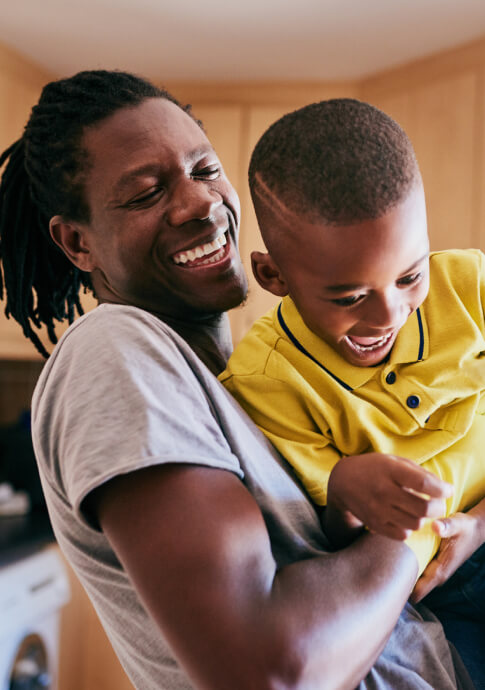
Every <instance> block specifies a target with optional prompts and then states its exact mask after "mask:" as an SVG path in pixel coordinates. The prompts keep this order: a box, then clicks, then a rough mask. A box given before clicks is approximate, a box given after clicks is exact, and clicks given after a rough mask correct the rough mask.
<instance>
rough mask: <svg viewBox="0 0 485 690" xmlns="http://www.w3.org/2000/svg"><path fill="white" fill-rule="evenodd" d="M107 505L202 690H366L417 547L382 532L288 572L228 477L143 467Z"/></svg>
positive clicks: (104, 515)
mask: <svg viewBox="0 0 485 690" xmlns="http://www.w3.org/2000/svg"><path fill="white" fill-rule="evenodd" d="M95 505H96V506H97V513H98V516H99V520H100V524H101V526H102V528H103V530H104V532H105V534H106V535H107V537H108V539H109V540H110V541H111V543H112V545H113V547H114V549H115V551H116V553H117V554H118V557H119V558H120V560H121V562H122V563H123V565H124V566H125V568H126V570H127V572H128V573H129V575H130V577H131V578H132V580H133V582H134V584H135V587H136V588H137V590H138V592H139V594H140V596H141V598H142V600H143V601H144V603H145V605H146V607H147V609H148V610H149V611H150V613H151V615H152V616H153V618H154V619H155V621H156V622H157V624H158V625H159V627H160V629H161V630H162V632H163V634H164V636H165V637H166V639H167V641H168V643H169V644H170V646H171V648H172V649H173V651H174V654H175V655H176V657H177V658H178V660H179V661H180V663H181V665H182V667H183V668H185V670H186V672H187V674H188V675H189V677H190V678H191V679H192V682H193V683H194V686H195V687H197V688H199V689H200V690H227V688H231V690H239V689H241V690H245V689H246V688H251V689H254V688H258V690H265V688H268V689H271V690H273V689H275V690H276V689H278V690H286V689H289V688H291V689H299V688H316V687H318V688H332V689H335V688H354V687H355V686H356V685H357V684H358V683H359V681H360V680H361V679H362V678H363V677H364V676H365V675H366V673H367V671H368V670H369V669H370V668H371V667H372V665H373V663H374V661H375V659H376V658H377V656H378V655H379V653H380V651H381V650H382V648H383V647H384V645H385V643H386V641H387V639H388V637H389V635H390V633H391V631H392V628H393V627H394V624H395V622H396V620H397V618H398V616H399V613H400V611H401V609H402V607H403V605H404V603H405V601H406V599H407V597H408V595H409V593H410V591H411V588H412V586H413V584H414V580H415V577H416V572H417V564H416V560H415V558H414V556H413V554H412V553H411V551H410V550H409V549H408V548H407V547H406V546H405V545H403V544H401V543H399V542H397V541H393V540H389V539H386V538H385V537H380V536H377V535H370V534H366V535H364V536H363V537H361V538H360V539H358V540H357V541H356V542H354V543H353V544H352V545H351V546H349V547H348V548H347V549H345V550H342V551H340V552H337V553H333V554H328V555H324V556H322V557H320V558H313V559H309V560H305V561H301V562H298V563H295V564H292V565H290V566H286V567H284V568H282V569H281V570H277V569H276V566H275V563H274V560H273V557H272V554H271V547H270V543H269V538H268V533H267V530H266V526H265V523H264V521H263V517H262V515H261V512H260V510H259V507H258V506H257V504H256V502H255V501H254V499H253V497H252V496H251V494H250V493H249V492H248V491H247V490H246V488H245V487H244V485H243V484H242V483H241V481H240V480H239V479H238V478H237V477H236V476H235V475H232V474H231V473H230V472H225V471H222V470H214V469H208V468H203V467H197V466H183V467H181V466H162V467H154V468H150V469H146V470H139V471H137V472H134V473H132V474H128V475H125V476H122V477H118V478H116V479H114V480H112V481H111V482H110V483H109V484H108V485H106V487H104V488H103V489H101V490H98V495H97V496H96V503H95ZM376 564H378V565H377V566H376Z"/></svg>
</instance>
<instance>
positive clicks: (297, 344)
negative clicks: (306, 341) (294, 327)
mask: <svg viewBox="0 0 485 690" xmlns="http://www.w3.org/2000/svg"><path fill="white" fill-rule="evenodd" d="M277 313H278V321H279V322H280V326H281V328H282V329H283V330H284V332H285V333H286V335H287V336H288V338H289V339H290V340H291V342H292V343H293V345H294V346H295V347H296V348H297V349H298V350H300V352H302V353H303V354H304V355H306V356H307V357H308V358H309V359H311V360H312V362H314V363H315V364H316V365H317V366H319V367H320V369H323V370H324V371H326V372H327V374H328V375H329V376H331V377H332V378H333V379H334V380H335V381H337V383H340V385H341V386H343V387H344V388H345V389H346V390H348V391H353V388H351V387H350V386H349V385H348V384H346V383H345V381H342V379H339V378H338V376H335V374H332V372H331V371H329V370H328V369H327V367H324V366H323V364H322V363H321V362H319V361H318V359H315V357H314V356H313V355H311V354H310V353H309V352H308V350H306V349H305V348H304V347H303V345H302V344H301V343H300V341H299V340H297V338H295V336H294V335H293V333H292V332H291V331H290V329H289V328H288V326H287V325H286V322H285V320H284V318H283V314H282V313H281V302H280V303H279V305H278V312H277Z"/></svg>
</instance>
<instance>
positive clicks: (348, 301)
mask: <svg viewBox="0 0 485 690" xmlns="http://www.w3.org/2000/svg"><path fill="white" fill-rule="evenodd" d="M364 297H365V295H348V296H347V297H339V298H338V299H333V300H332V302H333V303H334V304H337V305H338V306H339V307H351V306H352V305H354V304H357V302H360V300H361V299H364Z"/></svg>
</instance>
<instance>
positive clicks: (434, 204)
mask: <svg viewBox="0 0 485 690" xmlns="http://www.w3.org/2000/svg"><path fill="white" fill-rule="evenodd" d="M478 94H479V80H478V77H477V74H476V72H474V71H471V70H470V71H464V72H461V73H460V74H458V75H456V74H455V75H452V76H449V77H448V76H447V77H444V76H442V77H440V78H439V79H436V80H434V81H430V82H427V83H421V84H419V85H417V86H408V88H406V89H405V90H402V91H400V92H399V93H396V91H395V90H392V86H391V84H390V85H389V91H388V93H381V94H379V95H377V96H374V95H373V94H372V91H370V92H367V93H366V94H365V97H366V100H369V102H371V103H373V104H374V105H376V106H378V107H379V108H382V110H384V112H386V113H388V114H389V115H391V117H393V118H394V119H395V120H397V122H399V124H400V125H401V126H402V127H403V128H404V130H405V131H406V133H407V134H408V136H409V137H410V139H411V141H412V142H413V145H414V148H415V151H416V156H417V159H418V164H419V167H420V169H421V173H422V176H423V183H424V190H425V194H426V206H427V213H428V229H429V235H430V243H431V249H446V248H454V247H457V248H467V247H474V246H479V239H480V238H479V227H478V226H479V222H478V218H479V213H478V211H479V202H480V197H481V189H480V187H481V181H480V178H479V175H478V172H479V165H478V163H479V157H480V155H481V151H480V149H479V147H477V145H476V143H477V141H481V139H480V134H481V131H480V129H479V128H480V127H483V124H482V122H479V119H478V118H477V115H476V114H477V109H476V104H477V102H478V100H479V99H478Z"/></svg>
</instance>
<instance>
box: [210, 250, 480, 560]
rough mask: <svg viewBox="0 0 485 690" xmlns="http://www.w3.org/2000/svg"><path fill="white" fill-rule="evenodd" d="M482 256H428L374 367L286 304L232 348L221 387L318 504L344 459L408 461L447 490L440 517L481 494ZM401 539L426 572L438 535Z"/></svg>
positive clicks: (464, 253)
mask: <svg viewBox="0 0 485 690" xmlns="http://www.w3.org/2000/svg"><path fill="white" fill-rule="evenodd" d="M484 258H485V257H484V255H483V254H482V253H481V252H480V251H479V250H453V251H443V252H435V253H433V254H432V255H431V257H430V291H429V294H428V297H427V298H426V300H425V302H424V303H423V304H422V305H421V307H420V308H419V309H418V310H417V311H416V312H414V313H413V314H412V315H411V316H410V317H409V319H408V321H407V322H406V323H405V324H404V326H403V327H402V329H401V331H400V332H399V334H398V336H397V339H396V342H395V344H394V347H393V348H392V351H391V354H390V357H389V359H388V361H386V362H385V363H383V364H381V365H379V366H376V367H356V366H353V365H352V364H349V363H348V362H346V361H345V360H344V359H343V358H342V357H341V356H340V355H339V354H337V353H336V352H335V351H334V350H333V349H332V348H331V347H330V346H329V345H327V344H326V343H325V342H324V341H322V340H321V339H320V338H318V337H317V336H316V335H315V334H314V333H313V332H312V331H311V330H310V329H308V328H307V327H306V326H305V324H304V322H303V320H302V318H301V316H300V315H299V313H298V311H297V309H296V307H295V305H294V304H293V302H292V300H291V299H290V298H289V297H285V298H284V299H283V300H282V302H281V303H280V304H279V305H278V306H277V307H275V308H274V309H273V310H272V311H270V312H269V313H268V314H266V315H265V316H263V317H262V318H261V319H259V320H258V321H256V323H255V324H254V325H253V327H252V328H251V329H250V331H249V332H248V334H247V335H246V336H245V337H244V338H243V340H242V341H241V342H240V343H239V345H238V346H237V347H236V349H235V351H234V354H233V355H232V357H231V359H230V360H229V363H228V366H227V369H226V370H225V371H224V372H223V373H222V374H221V376H220V380H221V381H222V382H223V384H224V385H225V386H226V388H227V389H228V390H229V391H230V392H231V393H232V394H233V395H234V397H235V398H236V399H237V400H238V401H239V403H240V404H241V405H242V406H243V407H244V408H245V409H246V411H247V412H248V413H249V415H250V416H251V417H252V418H253V420H254V421H255V422H256V424H257V425H258V426H259V427H260V428H261V429H262V431H263V432H264V433H265V434H266V436H267V437H268V438H269V439H270V440H271V441H272V443H273V444H274V445H275V446H276V447H277V449H278V450H279V451H280V452H281V454H282V455H283V456H284V457H285V458H286V459H287V460H288V461H289V462H290V464H291V465H293V467H294V468H295V470H296V472H297V474H298V475H299V477H300V478H301V480H302V482H303V484H304V485H305V487H306V489H307V491H308V492H309V494H310V496H311V497H312V499H313V500H314V501H315V502H316V503H318V504H321V505H324V504H325V502H326V493H327V483H328V477H329V474H330V471H331V470H332V468H333V466H334V465H335V463H336V462H337V461H338V460H339V458H340V457H342V456H348V455H359V454H361V453H370V452H380V453H390V454H394V455H399V456H402V457H406V458H410V459H411V460H414V461H415V462H417V463H419V464H421V465H423V466H424V467H425V468H426V469H428V470H431V471H432V472H434V473H435V474H437V475H438V476H440V477H441V478H442V479H444V480H446V481H448V482H451V483H452V484H453V485H454V495H453V497H452V498H451V499H449V500H448V502H447V515H449V514H452V513H454V512H456V511H459V510H464V509H467V508H470V507H471V506H472V505H474V504H475V503H477V502H478V501H479V500H480V499H481V498H482V497H483V496H484V494H485V395H484V392H485V325H484V304H485V263H484ZM369 481H372V477H369ZM408 543H409V545H410V546H411V547H412V548H413V549H414V551H415V553H416V555H417V556H418V560H419V562H420V572H422V570H423V569H424V567H425V566H426V564H427V563H428V562H429V560H430V559H431V558H432V557H433V555H434V554H435V552H436V549H437V547H438V544H439V539H438V537H436V535H434V534H433V533H432V532H431V529H430V528H429V526H427V527H424V528H423V529H422V530H420V531H419V532H415V533H414V534H413V535H412V537H411V539H410V540H408Z"/></svg>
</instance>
